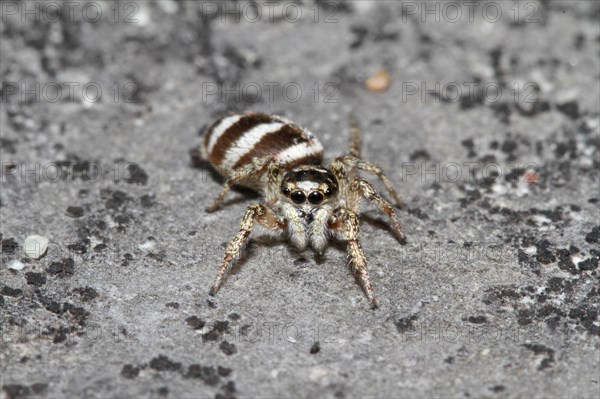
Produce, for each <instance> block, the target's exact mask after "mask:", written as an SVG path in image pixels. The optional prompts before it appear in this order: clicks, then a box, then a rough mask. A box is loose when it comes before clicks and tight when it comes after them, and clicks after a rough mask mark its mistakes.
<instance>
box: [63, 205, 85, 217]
mask: <svg viewBox="0 0 600 399" xmlns="http://www.w3.org/2000/svg"><path fill="white" fill-rule="evenodd" d="M83 213H84V212H83V208H82V207H80V206H69V207H67V216H71V217H72V218H80V217H82V216H83Z"/></svg>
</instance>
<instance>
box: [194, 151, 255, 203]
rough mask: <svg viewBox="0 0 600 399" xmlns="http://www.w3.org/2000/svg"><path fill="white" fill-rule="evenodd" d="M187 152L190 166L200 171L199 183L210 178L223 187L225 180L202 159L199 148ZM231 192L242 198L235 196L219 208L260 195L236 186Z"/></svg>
mask: <svg viewBox="0 0 600 399" xmlns="http://www.w3.org/2000/svg"><path fill="white" fill-rule="evenodd" d="M189 152H190V166H191V167H192V168H193V169H198V170H201V171H202V177H201V181H202V182H203V183H204V182H206V181H207V180H208V177H209V176H210V178H211V179H212V180H214V181H216V182H218V183H219V184H220V185H221V186H223V185H225V178H224V177H223V176H222V175H221V174H220V173H219V172H218V171H217V170H215V168H214V167H213V166H212V165H211V164H210V162H208V161H207V160H205V159H204V158H202V155H201V154H200V147H194V148H192V149H191V150H190V151H189ZM231 191H234V192H236V193H239V194H242V196H237V197H235V198H232V199H229V200H225V201H223V202H222V203H221V204H220V208H223V207H226V206H229V205H235V204H239V203H242V202H244V201H246V200H247V199H253V200H258V199H259V198H260V195H259V194H258V193H257V192H256V191H254V190H252V189H250V188H246V187H242V186H240V185H237V184H236V185H235V186H233V187H232V188H231ZM215 198H216V196H215Z"/></svg>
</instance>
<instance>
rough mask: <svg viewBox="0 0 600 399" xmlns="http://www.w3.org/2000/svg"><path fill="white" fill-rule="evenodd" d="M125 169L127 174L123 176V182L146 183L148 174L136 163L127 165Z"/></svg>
mask: <svg viewBox="0 0 600 399" xmlns="http://www.w3.org/2000/svg"><path fill="white" fill-rule="evenodd" d="M127 171H128V172H129V176H127V178H125V182H126V183H129V184H141V185H146V183H148V174H147V173H146V171H144V169H142V168H141V166H140V165H138V164H129V165H127Z"/></svg>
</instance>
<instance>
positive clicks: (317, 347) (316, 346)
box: [310, 341, 321, 355]
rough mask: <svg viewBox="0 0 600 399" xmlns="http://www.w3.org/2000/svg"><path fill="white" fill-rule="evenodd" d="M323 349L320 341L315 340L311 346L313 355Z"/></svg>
mask: <svg viewBox="0 0 600 399" xmlns="http://www.w3.org/2000/svg"><path fill="white" fill-rule="evenodd" d="M320 351H321V344H319V341H317V342H315V343H314V344H312V346H311V347H310V353H311V355H314V354H316V353H319V352H320Z"/></svg>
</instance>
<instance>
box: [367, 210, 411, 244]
mask: <svg viewBox="0 0 600 399" xmlns="http://www.w3.org/2000/svg"><path fill="white" fill-rule="evenodd" d="M360 219H361V220H362V221H364V222H365V223H367V224H369V225H370V226H373V227H376V228H378V229H381V230H385V231H386V232H387V233H388V234H389V235H391V236H392V237H394V239H395V240H396V241H397V242H398V243H399V244H400V245H406V240H404V241H399V240H398V238H397V237H396V234H395V233H394V230H393V229H392V228H391V226H390V225H389V223H388V222H386V221H385V220H384V219H382V218H379V217H375V216H372V215H369V214H366V213H363V214H361V216H360Z"/></svg>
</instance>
